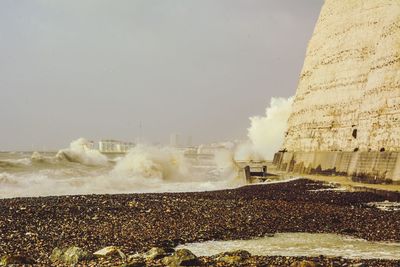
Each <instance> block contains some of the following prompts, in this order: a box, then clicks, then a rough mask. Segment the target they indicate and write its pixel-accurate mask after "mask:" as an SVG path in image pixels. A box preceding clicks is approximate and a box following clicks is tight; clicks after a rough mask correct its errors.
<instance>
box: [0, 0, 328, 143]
mask: <svg viewBox="0 0 400 267" xmlns="http://www.w3.org/2000/svg"><path fill="white" fill-rule="evenodd" d="M322 4H323V0H250V1H249V0H168V1H166V0H112V1H111V0H19V1H15V0H1V1H0V150H41V149H46V150H55V149H59V148H63V147H66V146H68V145H69V143H70V142H71V141H72V140H74V139H77V138H79V137H85V138H88V139H92V140H100V139H103V138H112V139H118V140H126V141H135V140H138V138H139V139H140V140H142V141H146V142H148V143H168V142H169V138H170V134H171V133H178V134H180V135H181V136H182V138H186V137H187V136H192V140H193V143H195V144H200V143H211V142H218V141H227V140H233V139H244V138H246V135H247V128H248V127H249V124H250V122H249V117H251V116H255V115H263V114H265V108H266V106H267V105H268V103H269V102H270V98H271V97H274V96H276V97H289V96H292V95H294V94H295V91H296V86H297V83H298V77H299V74H300V71H301V68H302V64H303V60H304V55H305V51H306V47H307V43H308V41H309V39H310V37H311V35H312V32H313V29H314V26H315V23H316V21H317V18H318V15H319V12H320V9H321V6H322Z"/></svg>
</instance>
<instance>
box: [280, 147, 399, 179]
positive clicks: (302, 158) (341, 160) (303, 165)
mask: <svg viewBox="0 0 400 267" xmlns="http://www.w3.org/2000/svg"><path fill="white" fill-rule="evenodd" d="M273 163H274V165H275V166H277V170H279V171H284V172H290V173H298V174H323V175H344V176H350V177H352V179H353V180H355V181H361V182H368V183H400V153H399V152H341V151H326V152H278V153H276V154H275V157H274V161H273Z"/></svg>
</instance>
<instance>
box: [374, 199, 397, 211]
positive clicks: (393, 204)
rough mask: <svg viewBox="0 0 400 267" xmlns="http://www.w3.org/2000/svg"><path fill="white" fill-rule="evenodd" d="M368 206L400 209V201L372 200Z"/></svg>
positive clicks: (389, 209)
mask: <svg viewBox="0 0 400 267" xmlns="http://www.w3.org/2000/svg"><path fill="white" fill-rule="evenodd" d="M368 206H371V207H376V208H378V209H380V210H383V211H400V202H390V201H384V202H370V203H368Z"/></svg>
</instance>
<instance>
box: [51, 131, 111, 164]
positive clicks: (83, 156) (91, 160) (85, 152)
mask: <svg viewBox="0 0 400 267" xmlns="http://www.w3.org/2000/svg"><path fill="white" fill-rule="evenodd" d="M56 157H57V158H58V159H62V160H67V161H71V162H77V163H82V164H85V165H95V166H98V165H106V164H107V162H108V159H107V157H106V156H104V155H103V154H101V153H100V152H99V151H97V150H94V149H91V148H90V142H89V141H88V140H86V139H85V138H79V139H77V140H75V141H73V142H72V143H71V144H70V147H69V148H68V149H62V150H60V151H59V152H58V153H57V155H56Z"/></svg>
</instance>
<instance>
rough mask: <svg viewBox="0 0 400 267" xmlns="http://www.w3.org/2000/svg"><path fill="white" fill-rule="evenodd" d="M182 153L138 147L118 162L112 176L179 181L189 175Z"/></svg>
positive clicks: (172, 149)
mask: <svg viewBox="0 0 400 267" xmlns="http://www.w3.org/2000/svg"><path fill="white" fill-rule="evenodd" d="M189 167H190V165H189V163H188V161H187V160H186V159H185V157H184V154H183V152H181V151H178V150H176V149H174V148H157V147H153V146H145V145H138V146H137V147H135V148H133V149H132V150H131V151H130V152H129V153H128V154H127V155H126V156H125V157H124V158H122V159H121V160H119V161H118V162H117V164H116V166H115V168H114V170H113V171H112V174H114V175H123V176H129V177H143V178H158V179H163V180H172V179H173V180H179V179H182V178H187V177H188V176H189V174H190V171H189Z"/></svg>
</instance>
